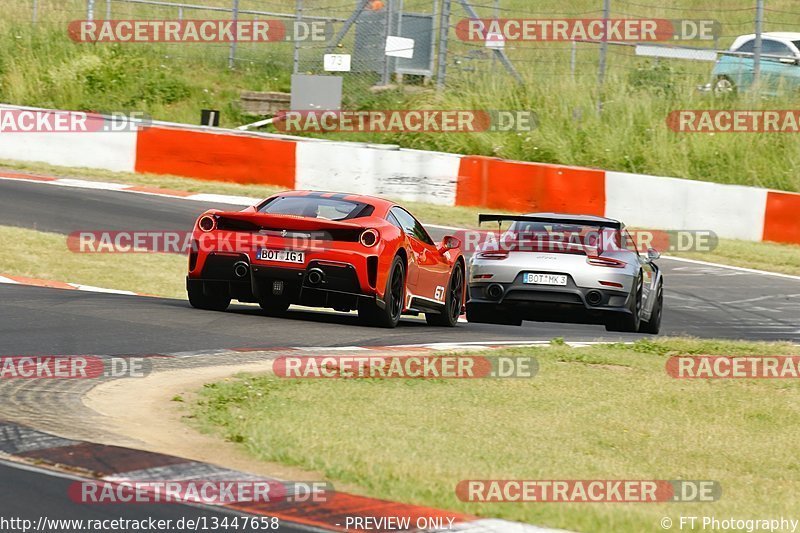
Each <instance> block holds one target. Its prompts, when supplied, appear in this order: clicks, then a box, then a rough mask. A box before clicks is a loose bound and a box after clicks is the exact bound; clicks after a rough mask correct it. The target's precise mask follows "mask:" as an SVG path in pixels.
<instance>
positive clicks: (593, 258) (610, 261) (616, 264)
mask: <svg viewBox="0 0 800 533" xmlns="http://www.w3.org/2000/svg"><path fill="white" fill-rule="evenodd" d="M586 262H587V263H589V264H590V265H594V266H601V267H610V268H625V267H626V266H627V265H628V263H626V262H625V261H620V260H619V259H614V258H613V257H600V256H599V255H590V256H588V257H587V258H586Z"/></svg>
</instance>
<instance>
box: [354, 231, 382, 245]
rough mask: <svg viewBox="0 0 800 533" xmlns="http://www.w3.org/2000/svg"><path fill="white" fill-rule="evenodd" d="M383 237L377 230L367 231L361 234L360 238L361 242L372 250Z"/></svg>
mask: <svg viewBox="0 0 800 533" xmlns="http://www.w3.org/2000/svg"><path fill="white" fill-rule="evenodd" d="M380 237H381V235H380V233H378V230H376V229H371V228H370V229H366V230H364V232H363V233H362V234H361V237H359V238H358V240H359V242H360V243H361V244H363V245H364V246H366V247H367V248H372V247H373V246H375V245H376V244H378V239H380Z"/></svg>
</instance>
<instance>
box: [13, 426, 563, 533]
mask: <svg viewBox="0 0 800 533" xmlns="http://www.w3.org/2000/svg"><path fill="white" fill-rule="evenodd" d="M0 459H6V460H9V461H11V462H14V463H17V464H19V463H21V464H23V465H36V466H37V467H39V468H41V469H44V471H50V472H51V473H53V475H59V473H63V472H65V471H66V472H72V473H75V472H81V473H82V474H81V475H80V476H75V477H76V478H77V479H81V478H83V479H86V480H87V481H89V480H91V481H94V482H98V481H100V482H108V483H117V484H119V483H124V482H159V481H162V482H163V481H174V480H181V481H183V482H190V481H196V482H204V481H208V480H225V481H226V482H230V481H232V480H240V481H252V480H255V479H257V480H260V481H271V482H278V483H286V480H281V479H277V478H265V477H261V476H259V477H256V476H254V475H252V474H248V473H245V472H239V471H235V470H230V469H228V468H224V467H220V466H216V465H212V464H208V463H202V462H198V461H191V460H188V459H183V458H180V457H175V456H170V455H164V454H159V453H152V452H146V451H141V450H135V449H130V448H121V447H118V446H106V445H101V444H95V443H92V442H83V441H76V440H71V439H65V438H61V437H58V436H56V435H52V434H50V433H45V432H43V431H38V430H35V429H33V428H29V427H26V426H21V425H19V424H15V423H11V422H3V421H1V420H0ZM186 503H187V504H189V505H191V504H192V503H193V502H192V501H190V500H189V501H186ZM219 507H224V508H225V509H227V510H229V511H231V512H234V513H245V514H249V515H257V516H258V515H262V516H270V517H277V518H279V519H280V520H281V521H283V522H288V523H291V524H295V525H299V526H301V527H302V528H303V529H306V528H307V529H309V530H311V531H329V532H344V531H347V530H348V528H347V527H346V526H345V525H344V523H345V519H346V518H347V517H363V518H366V517H367V516H369V517H371V519H373V520H374V519H380V518H386V519H388V518H390V517H391V518H394V519H396V518H398V517H403V518H407V519H408V520H407V522H408V523H409V524H415V523H419V522H418V520H419V519H420V518H424V519H435V520H434V521H435V522H436V523H437V524H443V525H446V524H452V525H451V526H450V527H446V529H427V530H425V531H428V532H431V533H433V532H444V531H464V532H471V533H483V532H486V533H489V532H499V531H502V532H509V533H514V532H518V533H556V532H557V531H559V530H555V529H548V528H541V527H537V526H533V525H529V524H522V523H519V522H509V521H506V520H495V519H480V518H478V517H475V516H472V515H467V514H464V513H456V512H450V511H444V510H441V509H435V508H432V507H425V506H420V505H410V504H403V503H398V502H391V501H387V500H378V499H375V498H370V497H367V496H360V495H356V494H350V493H346V492H339V491H336V490H335V489H334V490H333V491H331V493H330V495H329V496H328V497H327V498H325V501H322V502H311V503H299V502H296V501H291V500H287V501H275V502H258V503H244V502H242V503H233V504H223V505H221V506H219ZM425 522H428V523H429V520H425ZM375 531H384V532H389V531H395V532H398V533H399V532H400V531H417V532H419V531H422V530H419V529H417V528H416V527H413V528H410V529H409V528H405V527H404V528H403V529H395V528H387V527H382V528H379V529H376V530H375Z"/></svg>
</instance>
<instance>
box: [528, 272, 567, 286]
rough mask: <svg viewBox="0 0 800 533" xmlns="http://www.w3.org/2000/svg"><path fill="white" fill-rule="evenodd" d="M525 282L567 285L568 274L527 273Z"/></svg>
mask: <svg viewBox="0 0 800 533" xmlns="http://www.w3.org/2000/svg"><path fill="white" fill-rule="evenodd" d="M524 281H525V283H528V284H530V285H566V284H567V276H565V275H563V274H533V273H531V272H528V273H526V274H525V279H524Z"/></svg>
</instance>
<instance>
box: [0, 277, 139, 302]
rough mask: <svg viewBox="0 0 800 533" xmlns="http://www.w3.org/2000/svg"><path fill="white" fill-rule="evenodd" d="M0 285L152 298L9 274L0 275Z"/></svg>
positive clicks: (133, 293) (135, 293) (130, 292)
mask: <svg viewBox="0 0 800 533" xmlns="http://www.w3.org/2000/svg"><path fill="white" fill-rule="evenodd" d="M0 284H9V285H25V286H27V287H44V288H48V289H65V290H73V291H85V292H99V293H104V294H121V295H124V296H145V297H153V295H152V294H144V293H139V292H133V291H123V290H119V289H107V288H105V287H94V286H92V285H83V284H81V283H69V282H65V281H55V280H49V279H38V278H28V277H25V276H12V275H10V274H2V275H0Z"/></svg>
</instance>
